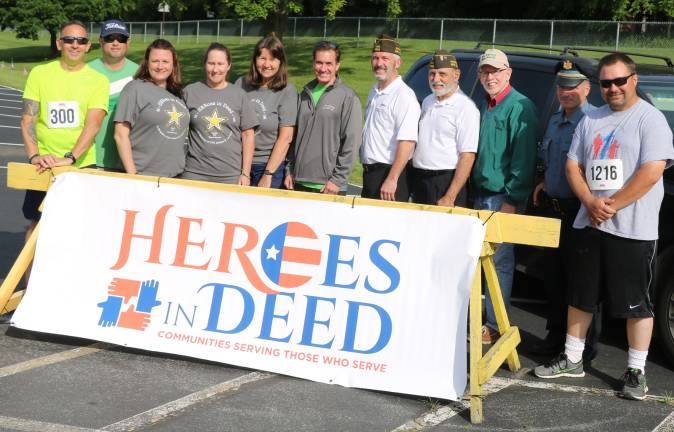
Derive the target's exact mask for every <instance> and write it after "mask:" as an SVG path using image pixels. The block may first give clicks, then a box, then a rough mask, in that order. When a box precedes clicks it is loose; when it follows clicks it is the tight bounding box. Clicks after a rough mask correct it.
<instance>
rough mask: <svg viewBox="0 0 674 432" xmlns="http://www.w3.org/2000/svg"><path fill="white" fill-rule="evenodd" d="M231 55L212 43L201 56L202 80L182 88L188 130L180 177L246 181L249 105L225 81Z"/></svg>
mask: <svg viewBox="0 0 674 432" xmlns="http://www.w3.org/2000/svg"><path fill="white" fill-rule="evenodd" d="M230 67H231V56H230V54H229V49H227V47H226V46H224V45H222V44H220V43H217V42H214V43H212V44H210V45H209V47H208V49H207V50H206V55H204V71H205V73H206V79H205V80H204V81H203V82H201V81H200V82H196V83H193V84H190V85H188V86H187V87H185V91H184V99H185V103H186V104H187V108H188V109H189V112H190V134H189V137H190V139H189V143H188V146H187V159H186V162H185V172H184V173H183V174H182V176H181V177H182V178H186V179H192V180H206V181H213V182H218V183H231V184H240V185H244V186H248V185H250V166H251V162H252V160H253V150H254V148H255V128H256V127H257V125H258V124H259V122H258V120H257V117H256V115H255V109H254V108H253V106H252V104H251V103H250V101H249V100H248V98H247V97H246V94H245V93H244V92H243V90H241V89H240V88H238V87H235V86H233V85H231V84H230V83H228V82H227V73H228V72H229V69H230Z"/></svg>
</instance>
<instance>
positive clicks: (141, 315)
mask: <svg viewBox="0 0 674 432" xmlns="http://www.w3.org/2000/svg"><path fill="white" fill-rule="evenodd" d="M158 290H159V282H157V281H155V280H147V281H143V282H141V281H137V280H131V279H120V278H113V279H112V281H111V282H110V285H109V286H108V298H107V300H105V301H104V302H101V303H98V305H97V306H98V307H100V308H101V317H100V318H99V320H98V325H99V326H101V327H112V326H117V327H124V328H128V329H134V330H145V328H146V327H147V326H148V325H149V324H150V318H151V312H152V308H154V307H156V306H159V305H160V304H161V302H160V301H159V300H157V291H158ZM134 298H137V301H136V302H135V305H134V304H133V302H132V300H133V299H134ZM123 305H128V306H127V308H126V310H124V311H122V306H123Z"/></svg>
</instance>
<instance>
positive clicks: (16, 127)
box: [0, 125, 21, 129]
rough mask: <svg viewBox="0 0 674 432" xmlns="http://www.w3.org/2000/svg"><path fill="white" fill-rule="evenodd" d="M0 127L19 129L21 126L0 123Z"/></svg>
mask: <svg viewBox="0 0 674 432" xmlns="http://www.w3.org/2000/svg"><path fill="white" fill-rule="evenodd" d="M0 128H7V129H21V126H6V125H0Z"/></svg>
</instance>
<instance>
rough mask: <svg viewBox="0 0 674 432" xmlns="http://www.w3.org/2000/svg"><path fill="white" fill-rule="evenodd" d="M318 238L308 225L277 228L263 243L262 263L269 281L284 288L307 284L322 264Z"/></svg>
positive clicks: (285, 225)
mask: <svg viewBox="0 0 674 432" xmlns="http://www.w3.org/2000/svg"><path fill="white" fill-rule="evenodd" d="M317 240H318V236H317V235H316V233H315V232H314V230H312V229H311V228H309V227H308V226H307V225H305V224H303V223H300V222H287V223H284V224H282V225H279V226H277V227H276V228H274V229H273V230H272V231H271V232H270V233H269V235H268V236H267V238H266V239H265V240H264V243H262V250H261V251H260V262H261V263H262V269H263V270H264V272H265V274H266V275H267V277H268V278H269V279H270V280H271V281H272V282H274V283H275V284H276V285H278V286H280V287H283V288H297V287H298V286H301V285H303V284H305V283H307V282H308V281H309V280H310V279H311V278H312V277H313V275H314V273H315V270H316V266H318V265H319V264H320V263H321V251H320V250H318V249H314V247H317V246H318V241H317Z"/></svg>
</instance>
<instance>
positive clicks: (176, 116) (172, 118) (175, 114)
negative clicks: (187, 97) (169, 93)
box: [164, 105, 185, 127]
mask: <svg viewBox="0 0 674 432" xmlns="http://www.w3.org/2000/svg"><path fill="white" fill-rule="evenodd" d="M164 112H165V113H166V114H168V115H169V121H168V124H167V126H171V123H173V124H174V125H175V126H176V127H180V117H182V116H184V115H185V114H184V113H181V112H180V111H178V110H177V109H176V106H175V105H173V106H171V111H164Z"/></svg>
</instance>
